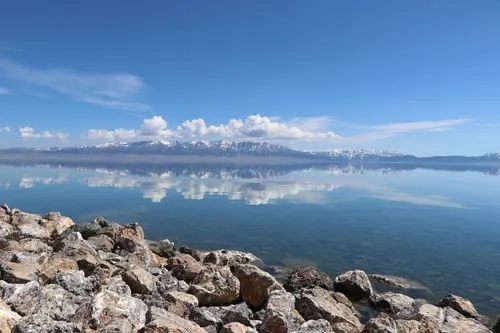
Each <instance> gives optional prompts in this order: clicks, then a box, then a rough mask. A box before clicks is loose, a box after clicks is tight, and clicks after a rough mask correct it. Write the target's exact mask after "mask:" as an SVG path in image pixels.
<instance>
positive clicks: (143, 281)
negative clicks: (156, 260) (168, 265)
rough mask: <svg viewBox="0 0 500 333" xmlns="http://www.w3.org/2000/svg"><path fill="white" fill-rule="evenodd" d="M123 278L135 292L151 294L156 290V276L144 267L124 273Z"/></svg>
mask: <svg viewBox="0 0 500 333" xmlns="http://www.w3.org/2000/svg"><path fill="white" fill-rule="evenodd" d="M122 279H123V281H125V283H126V284H127V285H128V286H129V287H130V290H132V292H133V293H137V294H151V293H152V292H153V291H156V278H155V277H154V276H153V275H151V273H149V272H148V271H147V270H145V269H144V268H142V267H136V268H134V269H132V270H129V271H126V272H124V273H122Z"/></svg>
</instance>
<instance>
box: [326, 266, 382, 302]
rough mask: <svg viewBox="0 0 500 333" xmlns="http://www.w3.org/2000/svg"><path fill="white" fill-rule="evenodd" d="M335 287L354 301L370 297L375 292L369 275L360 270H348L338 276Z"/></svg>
mask: <svg viewBox="0 0 500 333" xmlns="http://www.w3.org/2000/svg"><path fill="white" fill-rule="evenodd" d="M334 289H335V291H339V292H341V293H343V294H344V295H346V296H347V297H348V298H349V299H350V300H351V301H353V302H358V301H360V300H362V299H368V298H369V297H370V296H371V295H372V294H373V289H372V285H371V283H370V280H369V279H368V275H366V273H365V272H363V271H360V270H355V271H348V272H345V273H343V274H341V275H339V276H337V277H336V278H335V282H334Z"/></svg>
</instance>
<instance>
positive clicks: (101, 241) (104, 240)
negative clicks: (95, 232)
mask: <svg viewBox="0 0 500 333" xmlns="http://www.w3.org/2000/svg"><path fill="white" fill-rule="evenodd" d="M87 242H89V244H90V245H91V246H92V247H93V248H94V249H95V250H96V251H107V252H111V251H112V250H113V248H114V246H115V244H114V243H113V240H112V239H111V238H109V237H108V236H106V235H99V236H93V237H89V238H88V239H87Z"/></svg>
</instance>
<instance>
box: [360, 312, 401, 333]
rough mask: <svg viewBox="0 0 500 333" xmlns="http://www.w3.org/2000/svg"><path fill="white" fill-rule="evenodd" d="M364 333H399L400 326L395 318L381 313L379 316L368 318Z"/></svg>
mask: <svg viewBox="0 0 500 333" xmlns="http://www.w3.org/2000/svg"><path fill="white" fill-rule="evenodd" d="M362 333H398V328H397V326H396V322H395V321H394V319H392V318H391V317H390V316H389V315H387V314H385V313H381V314H380V315H379V316H378V317H377V318H372V319H370V320H368V322H367V323H366V325H365V327H364V328H363V331H362Z"/></svg>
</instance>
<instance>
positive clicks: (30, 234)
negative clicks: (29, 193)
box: [11, 212, 51, 241]
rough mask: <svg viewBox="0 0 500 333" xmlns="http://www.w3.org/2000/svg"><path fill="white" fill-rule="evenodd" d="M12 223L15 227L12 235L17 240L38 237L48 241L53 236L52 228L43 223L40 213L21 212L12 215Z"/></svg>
mask: <svg viewBox="0 0 500 333" xmlns="http://www.w3.org/2000/svg"><path fill="white" fill-rule="evenodd" d="M11 224H12V225H13V226H14V227H15V229H14V232H13V233H12V234H11V236H12V237H13V238H14V239H16V240H20V239H24V238H38V239H41V240H43V241H48V240H49V239H50V237H51V230H49V228H47V227H45V226H44V225H43V223H42V217H41V216H40V215H36V214H28V213H21V212H19V213H16V214H14V215H13V216H12V223H11Z"/></svg>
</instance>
